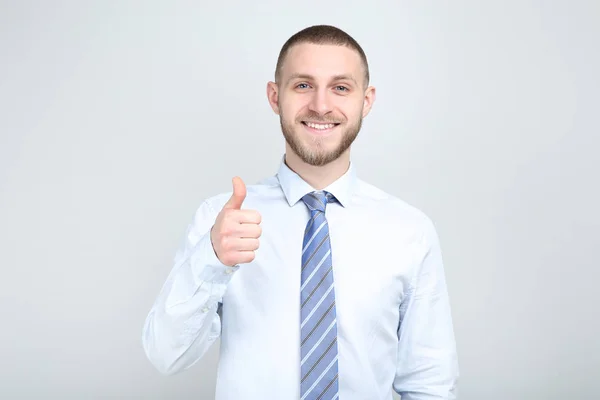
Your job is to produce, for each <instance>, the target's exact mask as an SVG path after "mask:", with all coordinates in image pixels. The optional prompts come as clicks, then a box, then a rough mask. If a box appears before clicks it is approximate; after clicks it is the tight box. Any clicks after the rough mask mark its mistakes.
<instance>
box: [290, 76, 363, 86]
mask: <svg viewBox="0 0 600 400" xmlns="http://www.w3.org/2000/svg"><path fill="white" fill-rule="evenodd" d="M294 79H306V80H315V77H314V76H312V75H308V74H300V73H295V74H292V75H290V77H289V78H288V80H287V82H286V84H289V83H290V82H291V81H292V80H294ZM332 80H334V81H352V82H354V84H355V85H356V86H359V85H358V82H357V81H356V79H354V77H353V76H352V75H335V76H334V77H333V78H332Z"/></svg>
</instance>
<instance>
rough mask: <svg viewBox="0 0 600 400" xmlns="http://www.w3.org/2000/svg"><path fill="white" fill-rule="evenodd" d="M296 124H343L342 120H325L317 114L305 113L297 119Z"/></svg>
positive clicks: (325, 118)
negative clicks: (306, 122) (307, 122)
mask: <svg viewBox="0 0 600 400" xmlns="http://www.w3.org/2000/svg"><path fill="white" fill-rule="evenodd" d="M297 120H298V122H303V121H310V122H321V123H324V124H341V123H342V122H344V121H343V120H341V119H340V118H330V117H329V118H327V117H323V116H321V115H319V114H317V113H313V112H311V113H307V114H304V115H302V116H300V117H298V119H297Z"/></svg>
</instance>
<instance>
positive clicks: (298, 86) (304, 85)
mask: <svg viewBox="0 0 600 400" xmlns="http://www.w3.org/2000/svg"><path fill="white" fill-rule="evenodd" d="M308 87H309V86H308V83H299V84H297V85H296V89H308Z"/></svg>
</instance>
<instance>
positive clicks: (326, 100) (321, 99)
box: [308, 89, 333, 115]
mask: <svg viewBox="0 0 600 400" xmlns="http://www.w3.org/2000/svg"><path fill="white" fill-rule="evenodd" d="M330 96H331V94H330V93H329V92H328V91H327V90H326V89H322V90H316V91H314V92H313V96H312V98H311V101H310V103H309V105H308V107H309V108H310V110H311V111H314V112H316V113H319V114H320V115H325V114H327V113H329V112H331V111H332V110H333V106H332V101H331V98H330Z"/></svg>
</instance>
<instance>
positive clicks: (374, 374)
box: [142, 158, 459, 400]
mask: <svg viewBox="0 0 600 400" xmlns="http://www.w3.org/2000/svg"><path fill="white" fill-rule="evenodd" d="M313 190H314V189H313V188H312V187H310V185H309V184H307V183H306V182H305V181H304V180H302V179H301V178H300V176H298V175H297V174H296V173H294V172H293V171H292V170H290V169H289V168H288V167H287V166H286V164H285V162H284V158H283V159H282V161H281V164H280V168H279V171H278V172H277V174H276V175H274V176H272V177H269V178H267V179H265V180H263V181H262V182H259V183H257V184H255V185H248V187H247V197H246V200H245V202H244V204H243V206H242V208H245V209H255V210H257V211H259V212H260V214H261V216H262V223H261V226H262V236H261V238H260V248H259V249H258V250H257V251H256V258H255V260H254V261H253V262H252V263H250V264H242V265H239V266H234V267H227V266H225V265H223V264H222V263H221V262H220V261H219V260H218V259H217V257H216V255H215V253H214V251H213V249H212V245H211V242H210V228H211V226H212V225H213V223H214V221H215V218H216V216H217V214H218V212H219V211H220V210H221V208H222V206H223V205H224V204H225V203H226V202H227V200H228V199H229V197H230V196H231V192H229V193H221V194H218V195H216V196H213V197H211V198H207V199H205V200H204V201H203V203H202V204H201V205H200V206H199V208H198V210H197V212H196V214H195V217H194V219H193V221H192V222H191V224H190V225H189V227H188V229H187V233H186V236H185V241H184V242H183V243H182V247H181V249H180V250H179V251H178V252H177V254H176V256H175V260H174V265H173V268H172V270H171V272H170V274H169V276H168V278H167V280H166V282H165V284H164V286H163V287H162V289H161V291H160V293H159V295H158V297H157V298H156V301H155V303H154V305H153V307H152V308H151V310H150V312H149V314H148V316H147V319H146V322H145V324H144V329H143V337H142V339H143V346H144V350H145V352H146V355H147V356H148V358H149V360H150V361H151V362H152V364H153V365H154V366H155V367H156V368H157V369H158V370H159V371H161V372H162V373H164V374H173V373H176V372H178V371H181V370H183V369H187V368H189V367H191V366H192V365H194V364H195V363H196V362H197V361H198V360H200V359H201V358H202V356H203V355H204V354H205V353H206V351H207V350H208V348H209V347H210V346H211V345H212V344H213V343H214V342H215V341H216V340H217V339H218V338H219V337H220V339H221V343H220V359H219V366H218V377H217V384H216V400H233V399H236V400H238V399H244V400H271V399H273V400H275V399H276V400H296V399H298V398H299V397H300V264H301V259H302V256H301V251H302V239H303V235H304V229H305V227H306V223H307V221H308V219H309V218H310V212H309V211H308V209H307V207H306V206H305V204H304V203H303V202H302V200H301V198H302V196H304V195H305V194H306V193H308V192H311V191H313ZM324 190H327V191H329V192H331V193H332V194H333V195H334V196H335V197H336V198H337V199H338V201H339V203H332V204H329V205H328V208H327V219H328V222H329V229H330V240H331V251H332V257H333V260H334V264H333V266H334V279H335V291H336V311H337V326H338V349H339V350H338V361H339V399H340V400H379V399H384V400H389V399H392V391H393V390H395V391H396V392H398V393H400V394H401V395H402V399H403V400H426V399H427V400H433V399H455V398H456V383H457V380H458V374H459V373H458V361H457V354H456V346H455V338H454V332H453V326H452V317H451V311H450V304H449V297H448V291H447V286H446V280H445V273H444V267H443V262H442V255H441V249H440V244H439V241H438V236H437V233H436V230H435V228H434V225H433V224H432V221H431V220H430V219H429V218H428V217H427V216H426V215H425V214H424V213H423V212H422V211H420V210H418V209H416V208H415V207H413V206H411V205H409V204H407V203H405V202H404V201H402V200H400V199H398V198H396V197H394V196H391V195H390V194H387V193H385V192H384V191H382V190H380V189H378V188H376V187H374V186H373V185H371V184H368V183H366V182H364V181H363V180H361V179H359V178H358V177H357V175H356V171H355V167H354V166H353V164H350V168H349V169H348V171H347V172H346V174H344V175H343V176H342V177H341V178H339V179H338V180H337V181H335V182H334V183H332V184H331V185H330V186H329V187H327V188H325V189H324Z"/></svg>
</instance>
